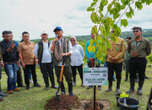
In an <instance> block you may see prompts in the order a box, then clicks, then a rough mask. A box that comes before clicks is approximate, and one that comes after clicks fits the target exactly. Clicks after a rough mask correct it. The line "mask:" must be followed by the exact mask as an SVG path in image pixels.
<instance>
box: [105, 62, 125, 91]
mask: <svg viewBox="0 0 152 110" xmlns="http://www.w3.org/2000/svg"><path fill="white" fill-rule="evenodd" d="M107 66H108V82H109V88H112V81H113V75H114V73H116V79H117V87H116V88H117V89H120V83H121V72H122V63H118V64H117V63H110V62H108V63H107Z"/></svg>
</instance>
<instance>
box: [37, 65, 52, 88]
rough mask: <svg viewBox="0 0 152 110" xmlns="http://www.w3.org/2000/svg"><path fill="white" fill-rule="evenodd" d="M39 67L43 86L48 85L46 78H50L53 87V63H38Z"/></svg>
mask: <svg viewBox="0 0 152 110" xmlns="http://www.w3.org/2000/svg"><path fill="white" fill-rule="evenodd" d="M40 69H41V72H42V74H43V78H44V82H45V87H49V80H48V78H50V81H51V84H52V87H55V82H54V74H53V64H52V63H40Z"/></svg>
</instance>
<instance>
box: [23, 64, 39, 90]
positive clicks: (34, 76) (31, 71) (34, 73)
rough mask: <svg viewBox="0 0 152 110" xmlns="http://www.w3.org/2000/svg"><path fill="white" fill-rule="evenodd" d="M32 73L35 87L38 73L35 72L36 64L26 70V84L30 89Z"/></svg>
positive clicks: (28, 66)
mask: <svg viewBox="0 0 152 110" xmlns="http://www.w3.org/2000/svg"><path fill="white" fill-rule="evenodd" d="M30 73H32V78H33V82H34V85H36V84H37V76H36V72H35V64H33V65H26V66H25V68H24V78H25V84H26V86H28V87H29V85H30V82H29V79H30Z"/></svg>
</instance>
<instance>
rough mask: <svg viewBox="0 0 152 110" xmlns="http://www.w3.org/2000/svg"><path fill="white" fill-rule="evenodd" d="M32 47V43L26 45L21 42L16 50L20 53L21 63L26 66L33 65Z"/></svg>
mask: <svg viewBox="0 0 152 110" xmlns="http://www.w3.org/2000/svg"><path fill="white" fill-rule="evenodd" d="M34 46H35V45H34V43H33V42H29V43H28V44H25V42H22V43H20V44H19V47H18V50H19V52H20V53H21V55H22V58H23V62H24V63H25V64H26V65H30V64H34Z"/></svg>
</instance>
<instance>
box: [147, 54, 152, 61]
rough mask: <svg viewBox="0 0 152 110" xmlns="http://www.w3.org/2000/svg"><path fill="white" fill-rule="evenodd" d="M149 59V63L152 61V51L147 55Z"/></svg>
mask: <svg viewBox="0 0 152 110" xmlns="http://www.w3.org/2000/svg"><path fill="white" fill-rule="evenodd" d="M147 59H148V62H149V63H152V53H151V54H150V55H149V56H147Z"/></svg>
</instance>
